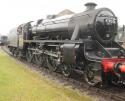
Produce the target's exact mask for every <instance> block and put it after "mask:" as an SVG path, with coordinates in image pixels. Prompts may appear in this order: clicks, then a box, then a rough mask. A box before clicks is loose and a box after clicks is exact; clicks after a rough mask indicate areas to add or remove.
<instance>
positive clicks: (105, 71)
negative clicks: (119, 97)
mask: <svg viewBox="0 0 125 101" xmlns="http://www.w3.org/2000/svg"><path fill="white" fill-rule="evenodd" d="M85 6H86V7H87V9H86V11H84V12H82V13H78V14H73V15H66V16H62V17H55V16H50V17H49V19H40V20H38V21H37V22H35V23H34V22H28V23H24V24H22V25H20V26H19V27H17V28H15V29H13V30H11V31H10V34H9V36H8V39H9V44H8V47H9V50H10V51H11V52H12V54H13V55H14V56H17V57H25V58H26V59H27V61H28V62H35V63H37V64H39V65H41V66H42V67H48V68H49V69H50V70H51V71H56V70H58V69H60V70H61V71H62V73H63V74H64V75H65V76H66V77H68V76H70V75H71V74H72V73H73V72H78V73H81V74H84V77H83V78H84V79H85V81H86V82H87V83H88V84H90V85H92V86H93V85H95V84H97V83H99V82H103V83H104V84H105V83H106V84H109V83H113V84H124V83H125V58H124V56H125V54H124V53H125V50H124V49H123V48H122V47H121V45H119V43H117V42H115V40H114V39H115V36H116V35H117V28H118V23H117V17H116V16H115V14H114V13H113V12H112V11H111V10H110V9H108V8H100V9H95V6H96V4H95V3H87V4H85Z"/></svg>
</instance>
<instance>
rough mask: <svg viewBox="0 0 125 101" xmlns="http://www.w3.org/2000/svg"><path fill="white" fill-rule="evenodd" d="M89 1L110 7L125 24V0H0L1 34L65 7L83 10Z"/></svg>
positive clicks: (55, 12) (99, 5)
mask: <svg viewBox="0 0 125 101" xmlns="http://www.w3.org/2000/svg"><path fill="white" fill-rule="evenodd" d="M87 2H95V3H97V4H98V6H97V8H100V7H107V8H110V9H111V10H112V11H113V12H114V13H115V15H116V16H117V17H118V22H119V25H123V24H125V0H0V34H2V35H6V34H8V33H9V31H10V30H11V29H12V28H14V27H17V26H18V25H20V24H22V23H25V22H28V21H34V20H37V19H40V18H45V17H46V15H49V14H57V13H59V12H60V11H62V10H64V9H69V10H71V11H74V12H75V13H79V12H83V11H84V10H85V6H84V4H85V3H87Z"/></svg>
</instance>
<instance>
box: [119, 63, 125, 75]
mask: <svg viewBox="0 0 125 101" xmlns="http://www.w3.org/2000/svg"><path fill="white" fill-rule="evenodd" d="M120 71H121V72H122V73H125V64H123V65H121V66H120Z"/></svg>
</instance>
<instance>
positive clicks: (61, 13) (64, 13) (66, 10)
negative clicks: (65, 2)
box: [56, 9, 74, 17]
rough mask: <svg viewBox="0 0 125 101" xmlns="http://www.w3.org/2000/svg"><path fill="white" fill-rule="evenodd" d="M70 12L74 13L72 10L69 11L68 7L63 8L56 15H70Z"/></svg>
mask: <svg viewBox="0 0 125 101" xmlns="http://www.w3.org/2000/svg"><path fill="white" fill-rule="evenodd" d="M70 14H74V12H73V11H70V10H68V9H65V10H63V11H61V12H59V13H58V14H57V15H56V16H57V17H60V16H64V15H70Z"/></svg>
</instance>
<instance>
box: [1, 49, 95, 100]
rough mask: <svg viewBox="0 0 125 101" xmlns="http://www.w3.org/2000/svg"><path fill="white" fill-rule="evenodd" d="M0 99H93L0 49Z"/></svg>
mask: <svg viewBox="0 0 125 101" xmlns="http://www.w3.org/2000/svg"><path fill="white" fill-rule="evenodd" d="M0 101H93V100H92V98H90V97H88V96H86V95H85V94H80V93H79V92H77V91H73V90H72V89H70V88H68V87H63V86H61V85H58V84H56V83H54V82H53V81H50V80H49V79H48V78H45V77H44V76H41V75H40V74H39V73H37V72H36V71H33V70H30V69H28V68H26V66H25V65H24V64H22V63H20V62H18V61H16V60H14V59H12V58H11V57H9V56H8V55H7V54H6V53H5V52H3V51H2V50H1V49H0Z"/></svg>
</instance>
